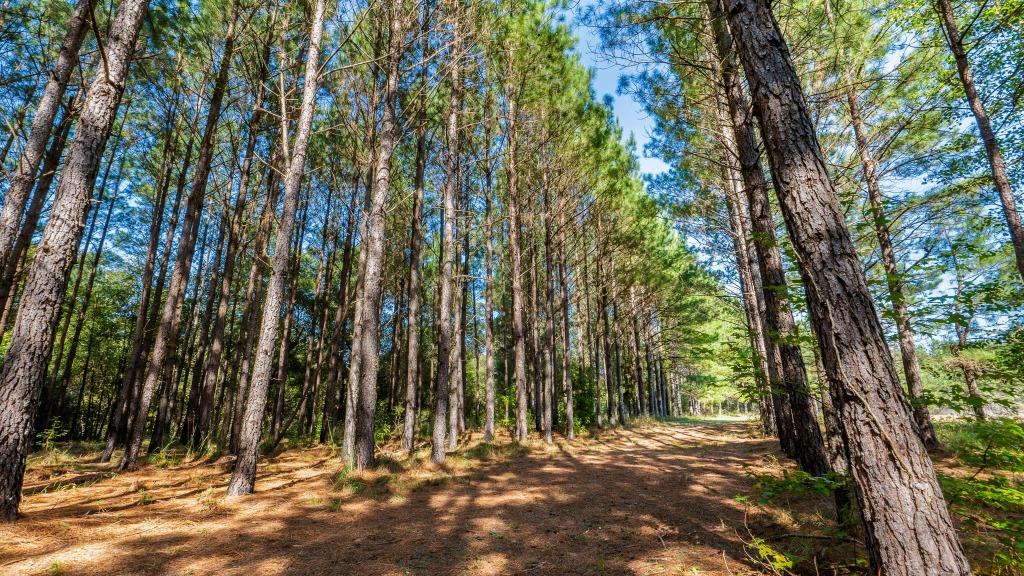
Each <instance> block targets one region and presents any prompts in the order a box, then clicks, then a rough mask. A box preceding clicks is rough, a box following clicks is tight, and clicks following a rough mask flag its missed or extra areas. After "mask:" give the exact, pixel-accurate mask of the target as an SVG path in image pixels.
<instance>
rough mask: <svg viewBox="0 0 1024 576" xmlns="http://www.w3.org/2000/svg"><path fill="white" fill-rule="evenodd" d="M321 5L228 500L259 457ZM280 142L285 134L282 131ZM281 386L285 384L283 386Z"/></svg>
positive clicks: (316, 80) (313, 87)
mask: <svg viewBox="0 0 1024 576" xmlns="http://www.w3.org/2000/svg"><path fill="white" fill-rule="evenodd" d="M325 11H326V1H325V0H316V3H315V4H314V8H313V17H312V21H311V22H310V31H309V47H308V49H307V51H306V71H305V83H304V85H303V87H302V105H301V107H300V109H299V120H298V126H297V128H296V132H295V142H294V143H293V144H292V147H291V150H290V152H291V157H290V158H286V159H285V160H286V162H287V163H288V169H287V170H286V171H285V177H284V207H283V210H282V213H281V222H280V224H279V226H278V229H277V238H276V239H275V241H274V256H273V259H272V260H271V272H270V281H269V282H268V284H267V295H266V299H265V300H264V303H263V317H262V320H261V323H260V331H259V339H258V340H257V344H256V355H255V359H254V361H253V372H252V382H251V383H250V385H249V390H248V394H247V397H246V401H245V411H244V412H243V413H242V429H241V433H240V434H239V438H238V458H237V459H236V460H235V467H234V469H233V470H232V472H231V481H230V482H229V483H228V490H227V493H228V496H242V495H245V494H252V491H253V488H254V486H255V484H256V458H257V456H258V455H259V446H260V437H261V433H262V429H263V413H264V408H265V407H266V403H267V390H268V389H269V387H270V369H271V363H272V357H273V355H274V346H275V345H276V343H277V336H278V327H279V322H280V317H281V302H282V300H283V298H284V291H285V284H286V282H287V281H288V278H287V274H288V269H289V264H290V263H291V242H292V233H293V229H294V227H295V213H296V211H297V210H298V205H299V191H300V188H301V186H302V175H303V171H304V170H305V166H306V149H307V147H308V144H309V139H310V135H311V134H312V131H313V114H314V112H315V111H316V93H317V90H318V89H319V87H320V47H321V44H322V42H323V30H324V12H325ZM281 138H282V144H285V143H287V135H286V134H284V133H282V134H281ZM281 385H282V386H283V385H284V383H283V382H282V383H281Z"/></svg>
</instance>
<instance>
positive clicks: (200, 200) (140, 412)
mask: <svg viewBox="0 0 1024 576" xmlns="http://www.w3.org/2000/svg"><path fill="white" fill-rule="evenodd" d="M234 41H235V18H234V17H232V20H231V23H230V24H229V25H228V30H227V35H226V37H225V40H224V53H223V54H222V56H221V61H220V67H219V70H218V73H217V80H216V83H215V84H214V88H213V93H212V94H211V97H210V107H209V111H208V112H207V115H206V126H205V127H204V129H203V137H202V140H201V141H200V144H199V156H198V158H197V162H196V169H195V173H194V175H193V180H192V192H191V194H189V198H188V203H187V206H186V208H185V221H184V223H183V224H182V235H181V239H180V240H179V242H178V252H177V255H176V257H175V263H174V272H172V274H171V283H170V285H169V286H168V289H167V299H166V301H165V302H164V306H163V310H162V312H161V318H160V325H159V327H158V329H157V334H156V340H155V342H154V343H153V351H152V353H151V354H150V358H149V362H148V367H147V369H146V376H145V381H144V382H143V385H142V388H141V390H140V391H139V401H138V407H137V410H136V411H135V421H134V424H133V426H132V430H131V436H130V438H129V439H128V445H127V447H126V448H125V452H124V457H123V458H122V459H121V470H132V469H134V468H135V466H136V459H137V458H138V453H139V449H140V448H141V446H142V436H143V434H144V432H145V429H146V417H147V415H148V413H149V406H150V403H151V402H152V400H153V393H154V392H155V391H156V389H157V384H158V383H159V379H160V373H161V371H162V370H163V367H164V363H165V361H166V360H167V358H168V356H169V355H170V354H171V352H172V350H173V347H174V341H175V340H176V338H177V333H178V324H179V323H180V322H181V312H182V304H183V298H184V296H185V289H186V287H187V285H188V277H189V275H190V273H191V271H192V270H191V268H192V257H193V253H194V252H195V245H196V240H197V238H198V236H199V227H200V224H201V222H200V221H201V219H202V212H203V204H204V202H205V199H206V188H207V184H208V180H209V174H210V164H211V162H212V160H213V152H214V150H213V148H214V143H215V142H214V139H215V136H216V132H217V122H218V120H219V118H220V113H221V104H222V102H223V100H224V93H225V92H226V89H227V81H228V71H229V69H230V67H231V56H232V53H233V51H234Z"/></svg>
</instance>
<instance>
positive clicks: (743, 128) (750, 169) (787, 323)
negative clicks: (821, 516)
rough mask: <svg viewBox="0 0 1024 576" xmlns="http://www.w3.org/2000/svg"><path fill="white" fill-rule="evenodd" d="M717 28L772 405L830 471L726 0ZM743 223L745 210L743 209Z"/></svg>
mask: <svg viewBox="0 0 1024 576" xmlns="http://www.w3.org/2000/svg"><path fill="white" fill-rule="evenodd" d="M711 13H712V27H713V29H714V31H715V37H716V46H717V49H718V56H719V60H720V61H721V63H722V67H721V75H722V79H723V84H724V86H725V91H726V93H725V100H726V104H727V107H728V115H729V117H730V118H731V127H732V130H731V131H728V132H726V135H725V139H726V141H727V145H728V146H731V147H734V148H735V157H736V158H737V159H738V160H739V172H740V178H741V180H742V183H743V187H744V189H745V190H746V192H747V194H746V200H747V204H748V209H749V214H750V224H751V227H752V232H753V234H752V236H753V238H754V248H755V251H756V252H757V261H758V265H759V273H760V276H761V283H762V287H761V291H760V293H761V296H762V298H763V299H764V304H765V315H764V319H765V324H766V326H765V330H764V333H765V334H766V335H773V338H769V339H766V350H767V353H768V355H769V361H768V374H769V379H770V381H771V383H772V393H773V395H779V394H778V393H777V392H776V390H778V391H779V392H780V393H781V397H780V398H779V399H778V401H776V400H774V399H773V408H774V414H775V417H776V418H775V420H776V427H777V429H778V432H779V440H780V442H781V443H782V446H783V450H784V451H785V452H786V453H787V454H789V455H790V456H791V457H794V458H795V459H797V461H799V462H800V466H801V467H802V468H804V470H805V471H807V472H808V473H810V474H815V475H817V474H823V473H825V472H827V471H828V461H827V458H826V456H825V449H824V444H823V441H822V438H821V430H820V429H819V428H818V423H817V419H816V418H815V417H814V413H813V409H812V407H811V404H810V387H809V386H808V384H807V372H806V369H805V368H804V363H803V356H802V355H801V353H800V347H799V345H798V344H796V342H794V340H795V337H796V335H797V332H796V323H795V322H794V320H793V314H792V312H791V311H790V309H789V303H788V296H787V293H788V290H787V287H786V277H785V271H784V269H783V266H782V255H781V253H780V251H779V248H778V245H777V243H776V240H775V223H774V221H773V220H772V216H771V205H770V203H769V202H768V187H767V183H766V182H765V180H764V172H763V171H762V168H761V163H760V154H759V152H758V149H757V142H756V138H755V135H754V130H753V126H752V125H751V123H750V118H749V116H748V115H747V110H748V102H747V97H746V94H745V92H744V89H743V86H742V81H741V78H740V76H739V70H738V66H737V64H736V61H735V57H734V54H733V46H732V41H731V38H730V37H729V35H728V32H727V31H726V28H725V22H724V17H723V15H722V13H723V10H722V8H721V4H720V3H718V2H717V1H716V2H712V3H711ZM738 213H739V216H738V217H739V218H740V221H741V223H742V220H744V218H743V216H742V215H743V213H744V210H742V209H740V210H739V211H738Z"/></svg>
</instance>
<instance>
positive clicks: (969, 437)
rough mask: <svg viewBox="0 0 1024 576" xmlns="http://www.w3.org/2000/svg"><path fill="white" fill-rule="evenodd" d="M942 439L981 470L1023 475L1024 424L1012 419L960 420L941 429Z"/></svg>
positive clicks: (967, 461) (967, 462) (966, 461)
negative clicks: (1020, 473) (1021, 473)
mask: <svg viewBox="0 0 1024 576" xmlns="http://www.w3.org/2000/svg"><path fill="white" fill-rule="evenodd" d="M939 435H940V440H942V441H943V443H944V444H945V445H946V446H947V447H948V448H949V449H950V450H952V451H954V452H955V453H956V455H957V457H958V458H959V459H960V460H961V461H963V462H964V463H966V464H969V465H970V466H973V467H975V468H978V469H979V470H998V471H1008V472H1024V425H1022V424H1021V422H1020V421H1019V420H1014V419H1011V418H996V419H992V420H985V421H982V422H978V421H961V422H955V423H949V424H944V425H942V426H940V427H939Z"/></svg>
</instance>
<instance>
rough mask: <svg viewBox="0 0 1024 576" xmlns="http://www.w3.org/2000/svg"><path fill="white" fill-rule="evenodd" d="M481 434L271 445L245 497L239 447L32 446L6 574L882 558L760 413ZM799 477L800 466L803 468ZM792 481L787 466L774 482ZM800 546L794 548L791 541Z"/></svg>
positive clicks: (625, 569) (656, 570)
mask: <svg viewBox="0 0 1024 576" xmlns="http://www.w3.org/2000/svg"><path fill="white" fill-rule="evenodd" d="M464 445H465V446H466V447H465V448H463V449H462V450H460V451H459V452H458V453H457V454H453V455H451V456H450V458H449V462H448V464H446V465H445V466H444V467H442V468H438V467H434V466H432V465H430V464H428V463H426V462H425V461H424V457H425V455H424V454H422V451H421V454H419V455H418V456H417V457H413V458H404V459H402V458H398V457H397V456H396V455H393V454H392V455H390V457H389V454H388V453H387V452H386V451H385V452H384V454H383V457H382V458H381V465H380V466H379V467H378V468H377V469H376V470H372V471H368V472H359V473H357V472H351V471H348V470H346V469H343V468H342V467H341V465H340V462H339V460H338V458H337V455H336V453H335V452H334V451H333V449H330V448H327V447H313V448H306V449H291V450H285V451H283V452H281V453H279V454H276V455H274V456H271V457H268V458H265V459H263V460H261V461H260V466H259V475H258V479H257V484H256V490H257V491H256V494H255V495H254V496H251V497H247V498H243V499H237V500H228V499H226V498H224V490H225V487H226V485H227V481H228V477H229V466H230V459H229V458H220V459H216V460H213V461H211V460H210V459H209V458H206V459H197V460H194V461H188V460H187V459H184V458H180V459H178V458H173V457H164V458H158V459H157V460H156V462H155V463H151V464H150V465H148V466H146V467H144V468H142V469H141V470H139V471H137V472H132V473H125V474H115V473H114V472H113V471H112V470H111V469H110V468H108V467H101V466H98V465H95V464H89V463H88V462H89V461H90V458H94V457H95V455H94V454H88V453H85V454H77V455H76V454H70V453H67V452H65V453H63V456H62V457H56V456H52V455H51V456H47V457H43V458H38V459H36V460H34V461H32V462H31V463H30V466H29V472H28V474H27V477H26V483H25V494H26V496H25V499H24V501H23V504H22V511H23V513H24V516H25V517H24V518H23V519H22V520H20V521H19V522H18V523H16V524H14V525H8V526H4V527H3V529H2V530H0V532H3V533H4V535H3V536H2V537H0V574H19V575H20V574H75V575H78V574H167V575H186V574H191V575H200V574H218V575H234V574H238V575H246V576H257V575H263V574H352V575H360V576H362V575H378V574H380V575H402V574H412V575H435V574H436V575H462V574H469V575H484V574H552V575H563V574H581V575H582V574H630V575H674V574H679V575H690V576H698V575H699V576H710V575H716V576H717V575H722V576H740V575H748V574H763V573H768V574H771V573H783V572H787V571H794V572H797V573H805V574H815V573H820V574H833V573H839V574H846V573H850V572H853V573H856V572H858V569H857V567H858V566H860V565H862V564H861V562H862V561H860V560H858V557H859V556H860V553H859V547H858V546H857V545H856V544H855V538H854V537H848V536H846V535H844V534H843V533H841V532H838V531H837V530H836V529H835V528H834V526H835V522H834V521H833V519H832V518H833V511H832V505H831V499H830V498H829V497H827V496H826V495H824V494H822V493H819V492H818V491H816V490H815V489H813V488H814V487H813V486H812V487H811V489H807V490H798V491H795V492H794V491H780V492H779V494H781V496H780V495H779V494H775V495H774V497H773V498H774V500H773V503H771V504H768V503H766V502H767V501H759V500H758V495H762V496H763V495H764V491H765V486H766V485H765V483H764V479H765V478H783V479H785V478H789V477H790V473H791V472H792V470H793V466H792V464H791V463H786V462H780V459H779V455H778V453H777V452H776V449H775V446H774V443H773V442H772V441H771V440H768V439H764V438H760V437H759V436H758V435H757V433H756V427H755V426H754V424H753V423H750V422H740V421H678V422H672V423H666V422H648V423H644V424H641V425H636V426H633V427H631V428H629V429H619V430H607V431H603V432H601V433H600V434H598V435H596V436H595V435H587V436H586V437H584V438H580V439H577V440H574V441H571V442H570V441H567V440H565V439H563V438H560V437H559V438H557V439H556V441H555V443H554V445H552V446H545V445H544V444H543V443H541V442H538V441H535V440H531V441H530V442H529V443H527V444H525V445H522V446H518V445H514V444H511V443H509V442H507V441H499V442H498V443H496V444H493V445H488V444H482V443H481V442H480V441H479V438H478V437H477V436H467V437H466V438H465V439H464ZM783 483H785V481H783ZM773 485H774V486H776V487H777V486H778V485H779V484H778V482H776V483H775V484H773ZM783 551H784V553H783Z"/></svg>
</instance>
